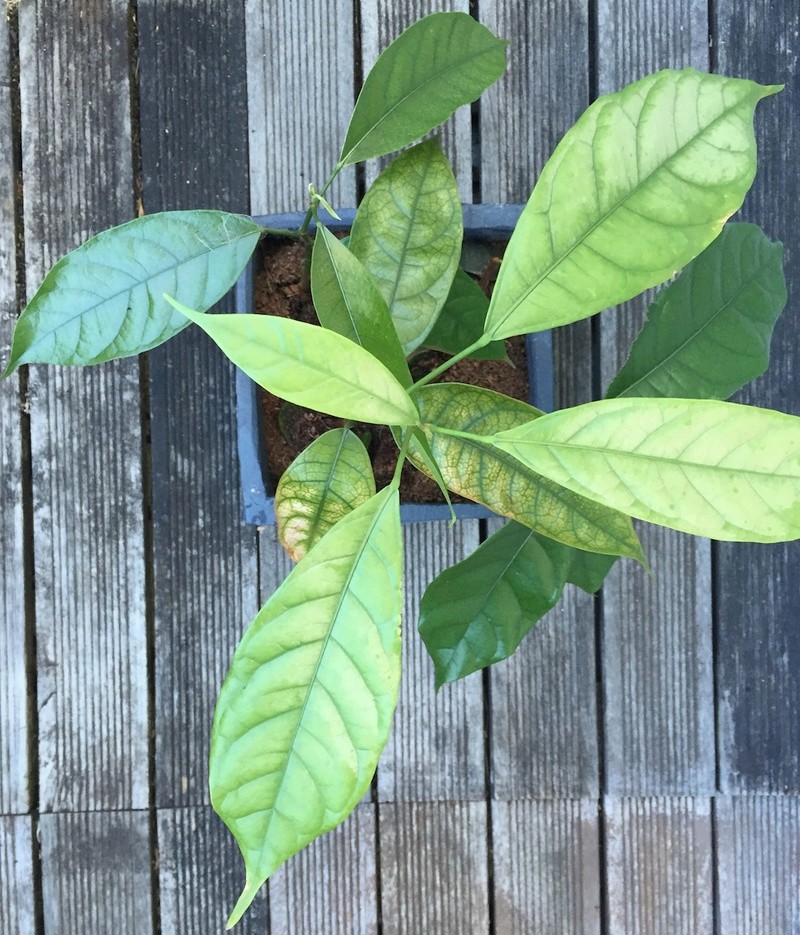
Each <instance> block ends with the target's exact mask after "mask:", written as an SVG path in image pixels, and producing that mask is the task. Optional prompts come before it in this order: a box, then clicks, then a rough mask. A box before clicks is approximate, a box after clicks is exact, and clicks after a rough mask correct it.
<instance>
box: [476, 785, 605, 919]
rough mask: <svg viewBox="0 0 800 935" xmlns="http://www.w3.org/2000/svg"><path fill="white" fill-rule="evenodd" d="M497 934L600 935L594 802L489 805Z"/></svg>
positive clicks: (529, 801) (563, 801) (569, 800)
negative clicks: (490, 811) (567, 933)
mask: <svg viewBox="0 0 800 935" xmlns="http://www.w3.org/2000/svg"><path fill="white" fill-rule="evenodd" d="M492 840H493V844H494V882H495V892H494V917H495V931H496V932H497V935H527V933H528V932H535V933H536V935H561V933H564V932H569V933H570V935H600V847H599V828H598V814H597V802H596V801H595V800H594V799H592V800H589V799H582V800H575V799H558V800H550V801H531V800H524V801H517V802H494V803H493V804H492Z"/></svg>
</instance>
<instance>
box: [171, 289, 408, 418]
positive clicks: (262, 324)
mask: <svg viewBox="0 0 800 935" xmlns="http://www.w3.org/2000/svg"><path fill="white" fill-rule="evenodd" d="M169 301H171V302H172V304H173V305H174V306H175V307H176V308H177V309H178V310H179V311H180V312H182V313H183V314H184V315H185V316H186V317H187V318H188V319H190V320H191V321H193V322H194V323H195V324H197V325H199V326H200V327H201V328H202V329H203V331H205V332H206V334H207V335H208V336H209V337H210V338H212V339H213V340H214V341H215V342H216V343H217V345H219V347H220V349H221V350H222V351H223V353H224V354H226V355H227V356H228V357H229V358H230V359H231V360H232V361H233V362H234V364H236V366H237V367H239V369H240V370H243V371H244V372H245V373H246V374H247V375H248V376H249V377H250V379H251V380H254V381H255V382H256V383H257V384H258V385H259V386H262V387H263V388H264V389H265V390H267V391H268V392H270V393H272V394H273V395H275V396H279V397H280V398H281V399H287V400H288V401H289V402H290V403H294V404H295V405H297V406H306V407H307V408H309V409H316V410H317V411H318V412H327V413H328V414H329V415H332V416H338V417H339V418H340V419H353V420H354V421H358V422H377V423H380V424H384V423H386V424H390V425H415V424H416V423H417V422H418V421H419V416H418V415H417V411H416V408H415V407H414V403H413V402H412V401H411V397H410V396H409V395H408V393H406V391H405V390H404V389H403V387H402V386H401V385H400V384H399V383H398V382H397V380H396V379H395V377H393V376H392V374H391V373H390V372H389V371H388V370H387V369H386V367H384V365H383V364H382V363H381V362H380V361H379V360H377V359H376V358H375V357H373V356H372V354H370V353H369V352H368V351H365V350H364V348H363V347H359V346H358V345H357V344H354V343H353V342H352V341H350V340H348V339H347V338H343V337H342V336H341V335H340V334H336V333H335V332H334V331H328V330H327V329H326V328H319V327H317V326H316V325H307V324H305V322H301V321H292V320H291V319H289V318H275V317H273V316H271V315H241V314H236V315H206V314H203V313H201V312H195V311H193V310H192V309H190V308H186V307H185V306H183V305H181V304H180V303H178V302H175V301H174V300H173V299H169Z"/></svg>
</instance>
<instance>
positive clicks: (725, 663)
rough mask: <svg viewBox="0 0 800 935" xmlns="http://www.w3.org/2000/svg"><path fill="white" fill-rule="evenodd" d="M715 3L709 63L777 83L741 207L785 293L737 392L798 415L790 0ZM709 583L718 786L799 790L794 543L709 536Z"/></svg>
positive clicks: (796, 72) (798, 210) (797, 213)
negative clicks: (712, 587) (755, 369)
mask: <svg viewBox="0 0 800 935" xmlns="http://www.w3.org/2000/svg"><path fill="white" fill-rule="evenodd" d="M715 9H716V16H715V32H714V42H715V44H716V48H717V50H718V59H717V66H718V69H719V71H721V72H723V73H725V74H734V75H742V76H746V77H748V78H752V79H753V80H754V81H762V82H763V81H769V82H776V81H779V82H786V88H785V90H784V91H782V92H781V93H780V94H779V95H777V96H776V97H771V98H770V99H769V100H768V101H766V102H765V103H764V105H762V106H760V107H759V111H758V113H757V114H756V121H755V125H756V137H757V139H758V150H759V157H758V175H757V177H756V182H755V185H754V187H753V189H752V191H751V192H750V194H749V195H748V196H747V200H746V201H745V206H744V208H743V210H742V215H741V216H742V219H743V220H749V221H755V222H756V223H758V224H761V225H762V226H763V227H764V230H765V231H766V232H767V234H768V236H769V237H770V238H773V239H776V240H782V241H783V242H784V244H785V254H784V268H785V272H786V282H787V287H788V291H789V302H788V304H787V306H786V309H785V311H784V313H783V315H782V316H781V318H780V319H779V321H778V325H777V327H776V329H775V334H774V337H773V340H772V351H771V357H772V360H771V363H770V368H769V371H768V372H767V374H766V375H765V376H764V377H761V378H760V379H758V380H756V381H755V382H754V383H753V384H751V386H750V387H748V388H746V389H745V390H744V391H743V392H742V393H740V394H738V395H737V397H736V399H737V400H738V401H740V402H743V403H746V404H756V405H759V406H766V407H768V408H771V409H780V410H782V411H783V412H791V413H794V414H795V415H800V368H799V367H798V361H800V328H798V326H797V321H798V313H800V267H798V258H800V252H798V249H799V248H798V233H799V232H800V163H798V160H796V159H795V158H793V156H792V153H793V152H796V151H797V147H798V145H800V117H799V116H798V115H799V114H800V87H798V77H800V64H798V42H797V35H798V33H800V7H798V6H797V4H796V3H792V2H790V0H786V2H781V0H747V2H743V0H718V2H717V3H716V6H715ZM742 37H747V38H746V41H742ZM716 590H717V598H718V599H717V615H718V646H719V656H718V660H717V666H718V668H717V678H718V693H719V695H718V705H719V746H720V783H721V787H722V789H723V791H727V792H731V793H733V792H745V791H763V792H799V791H800V745H798V743H797V738H798V737H800V675H798V673H800V628H798V626H797V616H798V615H797V608H798V603H799V602H800V544H798V543H797V542H791V543H785V544H780V545H770V546H761V545H729V544H720V545H719V547H718V550H717V578H716Z"/></svg>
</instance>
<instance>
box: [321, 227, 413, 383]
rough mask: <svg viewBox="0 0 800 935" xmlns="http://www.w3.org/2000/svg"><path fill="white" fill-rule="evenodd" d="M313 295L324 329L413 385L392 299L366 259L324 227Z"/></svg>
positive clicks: (400, 380) (403, 381) (401, 379)
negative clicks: (380, 289) (389, 301)
mask: <svg viewBox="0 0 800 935" xmlns="http://www.w3.org/2000/svg"><path fill="white" fill-rule="evenodd" d="M311 293H312V296H313V299H314V308H315V309H316V312H317V317H318V318H319V320H320V322H321V323H322V325H323V327H325V328H329V329H330V330H331V331H336V332H337V333H338V334H342V335H344V336H345V337H346V338H350V340H351V341H355V342H356V344H360V345H361V346H362V347H363V348H365V350H368V351H369V352H370V354H372V355H373V356H374V357H377V358H378V360H380V361H381V362H382V363H384V364H385V365H386V366H387V367H388V368H389V370H390V371H391V372H392V373H393V374H394V375H395V376H396V377H397V379H398V380H399V382H400V383H402V384H403V386H410V385H411V382H412V380H411V374H410V373H409V371H408V364H407V363H406V358H405V354H404V353H403V349H402V347H400V341H399V340H398V337H397V332H396V331H395V330H394V325H393V324H392V318H391V316H390V315H389V309H388V308H387V307H386V302H385V301H384V300H383V297H382V296H381V294H380V292H378V289H377V286H376V285H375V283H374V282H373V280H372V277H371V276H370V274H369V273H368V272H367V270H366V269H365V268H364V266H363V265H362V264H361V262H360V261H359V260H358V259H357V258H356V257H355V256H354V255H353V254H352V253H351V252H350V251H349V250H348V249H347V247H345V246H343V244H342V243H341V241H339V240H337V239H336V237H334V236H333V234H332V233H331V232H330V231H329V230H328V229H327V228H325V227H323V226H322V225H319V226H318V227H317V236H316V237H315V238H314V251H313V254H312V258H311Z"/></svg>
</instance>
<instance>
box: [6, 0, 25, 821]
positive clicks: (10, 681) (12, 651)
mask: <svg viewBox="0 0 800 935" xmlns="http://www.w3.org/2000/svg"><path fill="white" fill-rule="evenodd" d="M11 93H12V92H11V73H10V61H9V35H8V20H7V18H6V17H4V16H0V139H3V140H6V141H8V143H9V144H10V141H11V140H12V139H13V128H12V117H11V100H12V98H11ZM13 155H14V153H13V147H12V146H11V145H5V146H3V148H2V150H0V360H2V361H3V365H5V361H6V360H8V354H9V350H10V347H11V335H12V332H13V329H14V322H15V321H16V317H17V291H16V288H17V287H16V275H17V257H16V244H15V229H14V228H15V213H16V197H15V187H16V179H15V173H14V162H13ZM20 417H21V406H20V398H19V377H18V375H17V374H14V375H13V376H11V377H10V378H8V379H6V380H2V381H0V460H1V462H2V472H0V542H2V548H1V549H0V814H2V813H6V814H8V813H17V814H20V813H23V812H26V811H27V810H28V804H29V799H28V737H27V728H28V725H27V717H26V712H27V697H26V696H27V677H26V671H25V580H24V573H25V560H24V544H23V526H22V497H23V491H22V434H21V432H22V426H21V424H20V423H21V418H20Z"/></svg>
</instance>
